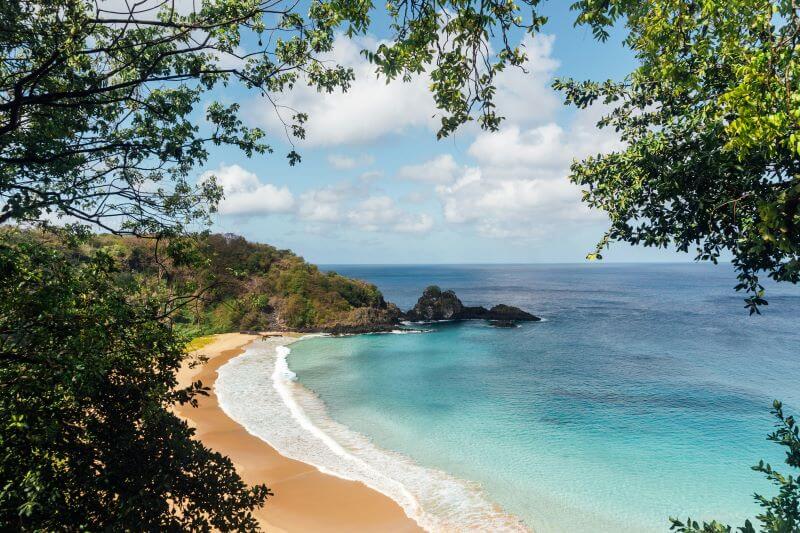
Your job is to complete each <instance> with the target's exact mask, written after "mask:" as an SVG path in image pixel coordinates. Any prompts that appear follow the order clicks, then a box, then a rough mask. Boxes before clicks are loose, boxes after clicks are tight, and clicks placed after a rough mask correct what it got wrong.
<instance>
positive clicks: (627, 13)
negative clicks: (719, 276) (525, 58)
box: [556, 0, 800, 313]
mask: <svg viewBox="0 0 800 533" xmlns="http://www.w3.org/2000/svg"><path fill="white" fill-rule="evenodd" d="M574 7H575V8H576V9H578V10H579V13H580V15H579V19H578V20H579V22H580V23H583V24H588V25H590V26H591V27H592V28H593V30H594V32H595V34H596V35H597V36H599V37H601V38H602V37H604V36H606V35H607V27H608V26H609V25H611V24H613V23H614V22H616V21H620V22H624V24H625V27H626V28H627V38H626V40H625V43H626V45H627V46H628V47H630V48H631V50H633V52H634V53H635V54H636V57H637V59H638V62H639V66H638V67H637V68H636V70H634V71H633V72H632V73H631V74H630V75H629V76H628V77H627V79H625V80H624V81H622V82H613V81H606V82H603V83H600V82H595V81H588V82H577V81H574V80H560V81H558V82H557V83H556V87H557V88H560V89H562V90H563V91H564V92H565V94H566V97H567V101H568V102H570V103H573V104H575V105H577V106H579V107H586V106H589V105H591V104H593V103H595V102H598V101H600V102H602V103H604V104H606V105H608V106H609V108H610V111H609V112H608V114H607V115H606V117H605V118H604V119H603V120H602V121H601V125H602V126H606V127H611V128H614V129H615V130H617V131H619V132H620V134H621V137H622V140H623V141H624V142H625V143H626V147H625V149H623V150H621V151H619V152H614V153H611V154H606V155H598V156H596V157H590V158H588V159H585V160H584V161H579V162H576V163H575V164H574V165H573V167H572V176H571V179H572V181H574V182H575V183H577V184H579V185H582V186H583V187H584V188H585V193H584V199H585V200H586V201H587V202H588V204H589V205H590V206H592V207H596V208H599V209H602V210H604V211H606V212H607V213H608V214H609V216H610V219H611V227H610V229H609V231H608V233H607V234H606V235H605V237H604V238H603V239H602V241H601V242H600V244H599V245H598V248H597V251H596V252H595V253H594V254H592V257H599V256H600V253H601V251H602V249H603V248H604V247H605V246H606V245H608V244H609V243H610V242H611V241H623V242H628V243H631V244H643V245H645V246H658V247H667V246H670V245H674V246H675V247H677V249H679V250H683V251H688V250H690V249H693V248H696V250H697V258H698V259H700V260H709V261H713V262H716V261H717V260H718V258H720V256H721V255H722V254H731V255H732V257H733V264H734V266H735V267H736V269H737V270H738V272H739V279H740V284H739V285H738V286H737V289H739V290H746V291H747V292H748V293H749V295H748V298H747V299H746V305H747V307H748V308H749V309H750V312H751V313H754V312H758V309H759V306H760V305H764V304H766V301H765V300H764V298H763V296H764V289H763V287H762V285H761V284H760V283H759V273H760V272H764V273H766V274H767V275H768V276H769V277H771V278H773V279H775V280H778V281H788V282H790V283H797V282H798V281H800V181H798V172H799V171H800V93H798V88H799V87H800V7H798V5H797V4H796V2H791V1H786V0H773V1H756V0H726V1H719V0H702V1H691V2H686V1H680V0H678V1H676V0H656V1H650V2H641V1H635V0H580V1H578V2H576V4H575V5H574Z"/></svg>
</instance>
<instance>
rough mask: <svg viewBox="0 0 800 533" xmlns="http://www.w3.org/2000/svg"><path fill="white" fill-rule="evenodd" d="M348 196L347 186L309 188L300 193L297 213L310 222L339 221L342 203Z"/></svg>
mask: <svg viewBox="0 0 800 533" xmlns="http://www.w3.org/2000/svg"><path fill="white" fill-rule="evenodd" d="M349 197H350V191H349V190H348V187H342V186H339V187H334V186H329V187H323V188H321V189H311V190H309V191H306V192H304V193H303V194H302V195H300V202H299V205H298V210H297V215H298V216H299V217H300V218H301V219H304V220H309V221H312V222H339V221H340V220H341V219H342V213H341V211H342V203H344V202H346V201H347V199H348V198H349Z"/></svg>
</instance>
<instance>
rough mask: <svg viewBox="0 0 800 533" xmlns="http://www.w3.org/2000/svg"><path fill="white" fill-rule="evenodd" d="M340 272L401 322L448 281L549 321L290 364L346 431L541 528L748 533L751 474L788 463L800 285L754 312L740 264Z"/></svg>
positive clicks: (373, 341) (372, 340)
mask: <svg viewBox="0 0 800 533" xmlns="http://www.w3.org/2000/svg"><path fill="white" fill-rule="evenodd" d="M331 268H333V269H335V270H336V271H338V272H340V273H342V274H344V275H348V276H355V277H359V278H362V279H366V280H369V281H371V282H374V283H375V284H377V285H378V287H379V288H380V289H381V290H382V291H383V293H384V295H385V296H386V297H387V299H388V300H390V301H394V302H396V303H398V304H399V305H400V306H401V307H402V308H404V309H405V308H408V307H410V306H411V305H413V303H414V301H415V300H416V298H417V297H418V296H419V294H420V293H421V292H422V289H423V288H424V287H425V286H426V285H428V284H433V283H436V284H438V285H440V286H442V287H443V288H452V289H454V290H455V291H456V293H457V294H458V295H459V296H460V297H461V299H462V300H463V301H464V303H465V304H468V305H478V304H480V305H490V304H494V303H500V302H502V303H508V304H512V305H517V306H520V307H522V308H523V309H526V310H529V311H531V312H533V313H534V314H537V315H540V316H542V317H544V318H545V319H546V320H545V321H544V322H541V323H531V324H524V325H522V326H521V327H520V328H517V329H496V328H492V327H489V326H488V325H487V324H485V323H484V322H482V321H470V322H465V323H459V324H456V323H442V324H435V325H430V326H425V327H426V328H429V329H431V330H432V331H431V332H429V333H426V334H420V335H361V336H354V337H344V338H313V339H308V340H303V341H301V342H299V343H296V344H294V345H292V347H291V353H290V355H289V356H288V363H289V366H290V368H291V369H292V371H294V372H295V373H296V374H297V376H298V378H299V380H300V382H301V383H302V384H303V385H305V386H306V387H307V388H308V389H310V390H311V391H313V392H314V393H316V395H317V396H318V397H319V398H320V399H321V400H322V401H323V402H324V404H325V406H326V407H327V413H326V414H327V415H330V416H331V417H332V418H333V419H334V420H335V421H336V422H338V423H341V424H344V425H346V426H348V427H349V428H352V429H353V430H355V431H357V432H359V433H361V434H363V435H365V436H366V437H368V438H369V439H371V440H372V442H373V443H374V444H376V445H377V446H379V447H380V448H383V449H386V450H392V451H394V452H399V453H400V454H403V455H405V456H407V457H409V458H411V459H413V460H414V461H415V462H417V463H418V464H419V465H421V466H424V467H428V468H431V469H437V470H443V471H445V472H447V473H450V474H452V475H454V476H457V477H459V478H462V479H464V480H469V481H474V482H477V483H479V484H480V486H481V487H482V489H483V491H484V493H485V495H486V496H487V497H488V498H490V499H491V500H493V501H494V502H497V503H498V504H500V505H501V506H502V507H503V508H504V509H505V510H506V511H508V512H511V513H513V514H515V515H516V516H518V517H520V518H522V519H523V520H524V521H525V523H526V524H528V525H529V526H531V527H533V528H534V529H536V531H537V532H539V533H541V532H547V531H666V530H667V529H668V521H667V518H668V517H669V516H681V517H685V516H686V515H692V516H693V517H694V518H711V517H714V518H718V519H723V520H726V521H733V522H735V523H737V525H738V523H739V522H741V521H742V520H743V519H744V518H745V517H748V516H752V515H754V514H755V512H756V511H757V509H758V508H757V506H756V504H755V503H754V502H753V500H752V496H751V495H752V493H753V491H754V490H759V491H765V492H769V491H770V487H769V485H768V484H767V483H766V482H765V481H763V480H762V479H761V477H760V475H759V474H757V473H755V472H753V471H751V470H750V468H749V466H750V465H752V464H754V463H755V462H757V460H758V459H760V458H765V459H768V460H770V461H771V462H772V463H773V464H779V463H781V461H782V454H781V450H780V448H779V447H778V446H777V445H774V444H770V443H768V442H767V441H766V440H765V436H766V434H767V433H768V432H769V431H770V429H771V427H772V420H771V418H770V415H769V408H770V405H771V401H772V399H773V398H780V399H782V400H783V401H784V403H785V404H786V405H787V406H788V407H789V409H790V410H796V409H797V408H798V407H800V388H798V386H797V384H798V378H800V357H798V355H797V352H798V347H800V328H798V320H797V318H798V317H800V291H798V290H797V288H795V287H788V286H769V287H768V290H769V292H768V294H767V297H768V299H769V300H770V306H769V307H768V308H767V309H766V310H765V313H766V314H765V315H764V316H760V317H748V316H747V314H746V312H745V310H744V309H743V307H742V300H741V295H739V294H736V293H734V292H733V290H732V286H733V285H734V284H735V279H734V275H733V272H732V270H731V269H730V268H729V267H727V266H720V267H716V268H715V267H712V266H709V265H697V264H683V265H677V264H676V265H600V266H595V265H536V266H516V265H514V266H411V267H410V266H386V267H384V266H381V267H373V266H370V267H355V266H347V267H344V266H338V267H331ZM319 416H322V415H319Z"/></svg>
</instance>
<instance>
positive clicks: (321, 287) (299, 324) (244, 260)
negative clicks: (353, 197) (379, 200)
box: [0, 0, 542, 531]
mask: <svg viewBox="0 0 800 533" xmlns="http://www.w3.org/2000/svg"><path fill="white" fill-rule="evenodd" d="M536 3H537V2H536V0H523V2H522V5H524V6H526V8H529V9H528V11H527V12H523V11H522V10H521V9H520V7H519V6H518V5H517V4H515V3H513V2H506V1H505V0H487V1H484V2H481V3H479V4H478V3H473V2H462V1H460V0H445V1H442V2H436V3H430V2H427V1H424V0H409V1H406V0H403V1H400V2H395V1H390V2H388V3H387V4H385V6H384V7H385V9H386V11H387V13H388V17H389V20H390V28H391V31H392V33H393V35H392V36H391V37H390V38H389V39H387V40H386V41H384V42H382V43H381V44H380V46H379V47H378V48H377V49H376V50H370V51H365V52H366V53H367V54H368V56H367V57H369V59H370V60H372V61H373V62H374V64H375V66H376V71H377V72H378V73H379V74H381V75H383V76H385V77H386V78H387V79H390V80H391V79H396V78H402V79H407V78H408V77H409V76H411V75H412V74H415V73H420V72H422V71H424V70H429V71H430V72H431V75H432V78H433V80H434V83H433V84H432V87H431V90H432V91H433V93H434V96H435V100H436V103H437V105H438V107H439V109H440V110H441V113H442V116H441V128H440V132H439V134H440V136H444V135H448V134H449V133H450V132H452V131H453V130H454V129H455V128H456V127H458V125H460V124H462V123H464V122H466V121H468V120H472V119H473V118H475V117H477V120H478V122H479V123H480V126H481V127H483V128H486V129H494V128H496V127H497V124H498V123H499V120H500V118H499V117H498V115H497V114H496V113H495V109H494V105H493V97H494V93H495V91H494V86H493V81H494V77H495V75H496V74H497V73H498V72H500V71H501V70H502V69H503V68H505V67H506V66H519V65H521V63H522V61H523V59H524V54H522V53H521V51H520V50H519V48H518V47H517V46H516V45H515V44H514V43H516V42H519V40H518V39H519V38H520V37H521V36H522V35H523V34H525V33H533V32H534V31H535V30H536V29H537V28H538V27H539V25H540V24H541V22H542V19H541V18H539V17H537V16H536V14H535V12H534V11H533V6H534V5H535V4H536ZM300 9H303V10H304V11H303V12H301V11H300ZM373 9H374V8H373V4H372V2H369V1H341V0H330V1H329V0H312V1H311V2H302V3H297V2H292V1H283V0H276V1H274V2H261V1H259V0H197V1H195V2H170V1H164V2H162V1H153V2H149V1H141V2H110V3H109V2H100V1H99V0H98V1H94V0H8V1H4V2H2V3H0V224H2V223H11V224H15V223H16V224H23V223H24V224H34V225H37V226H39V227H45V228H46V227H50V226H51V223H52V220H53V219H54V218H57V217H62V216H67V217H69V219H68V221H69V222H70V228H69V230H68V231H66V232H65V233H64V234H62V235H61V236H60V237H58V238H56V239H50V238H49V237H48V236H47V235H45V236H44V238H31V237H32V235H31V234H24V233H23V234H20V233H16V232H14V231H10V232H2V234H0V291H1V292H0V359H2V362H3V365H2V367H0V409H1V410H2V413H0V446H1V449H0V451H2V454H0V520H2V523H1V524H0V525H2V527H3V528H4V529H10V530H19V529H23V530H57V529H58V530H62V529H66V530H90V531H94V530H133V531H138V530H201V531H205V530H209V529H219V530H252V529H256V526H257V524H256V523H255V521H254V520H253V519H252V517H251V515H250V512H251V511H252V509H253V508H254V507H256V506H258V505H260V504H262V503H263V502H264V500H265V498H266V496H267V494H268V491H267V489H266V488H264V487H254V488H247V487H245V486H244V484H243V483H242V481H241V479H240V478H239V477H238V475H237V474H236V472H235V470H234V469H233V467H232V465H231V463H230V461H228V460H227V459H225V458H223V457H221V456H219V455H217V454H214V453H212V452H210V451H209V450H207V449H205V448H204V447H203V446H202V445H201V444H199V443H198V442H196V441H195V440H193V439H192V438H191V437H192V435H193V431H192V430H191V429H190V428H188V427H186V425H185V424H183V423H182V422H180V421H179V420H178V419H176V418H175V417H174V416H173V415H172V414H171V411H170V407H171V406H172V405H174V404H175V403H176V402H192V401H193V398H194V396H195V395H197V394H201V393H202V392H203V389H202V387H201V385H200V384H195V385H193V386H192V387H191V388H190V389H187V390H183V391H181V390H176V389H175V383H174V377H173V373H174V371H175V369H177V368H178V367H179V365H180V363H181V361H182V360H183V359H184V358H185V357H186V354H185V351H184V348H185V344H186V338H185V337H184V336H182V335H179V334H178V330H179V329H182V330H183V331H184V332H186V333H192V334H197V333H207V332H213V331H219V330H227V329H238V328H244V327H253V328H255V327H262V326H267V325H269V326H272V325H275V324H277V325H280V326H285V327H293V328H307V327H312V328H315V327H321V325H326V324H333V323H345V324H347V323H373V322H375V321H376V320H380V318H381V316H382V313H384V312H386V310H385V309H384V307H385V306H382V305H381V302H382V300H381V299H380V294H379V293H378V292H377V291H376V290H375V289H374V287H372V286H369V285H366V284H360V283H355V282H351V281H349V280H345V279H344V278H342V277H340V276H337V275H335V274H330V275H328V274H322V273H320V272H319V271H318V270H317V269H316V268H315V267H313V266H311V265H307V264H305V263H304V262H303V261H302V259H300V258H298V257H295V256H293V255H291V254H289V253H287V252H280V251H278V250H275V249H273V248H271V247H259V246H250V245H245V244H244V243H243V242H240V241H235V242H228V240H226V239H224V238H220V237H210V238H209V239H208V240H206V241H205V243H204V244H205V246H206V248H205V249H202V248H198V246H196V245H197V244H203V243H196V242H195V243H193V242H191V241H192V239H187V238H186V236H185V234H186V228H187V227H190V225H192V224H200V225H201V227H203V225H204V224H206V223H208V221H209V214H210V213H213V212H215V210H216V207H217V205H218V202H219V200H220V197H221V190H220V188H219V187H218V186H217V184H216V183H215V181H214V180H213V179H210V180H207V181H203V182H201V183H196V184H195V183H192V182H191V180H190V176H191V175H192V173H194V172H195V171H196V170H197V168H198V167H199V166H200V165H203V164H204V163H206V162H207V159H208V156H209V152H208V147H209V146H219V145H228V146H233V147H236V148H239V149H241V150H242V152H244V154H245V155H247V156H248V157H249V156H252V155H254V154H267V153H271V152H272V147H271V146H270V145H269V144H268V143H267V142H266V141H265V133H264V132H263V131H261V130H260V129H258V128H249V127H246V126H245V125H244V124H243V122H242V120H241V117H240V114H239V111H240V110H239V104H237V103H222V102H215V101H209V100H208V96H209V93H210V91H212V90H214V89H220V88H222V87H224V86H226V85H228V84H233V83H236V84H238V85H239V86H240V87H242V88H244V89H248V90H251V91H252V92H253V93H254V95H256V94H258V95H261V96H264V97H273V96H277V95H278V94H279V93H281V92H283V91H284V90H286V89H288V88H290V87H292V86H294V85H296V84H307V85H308V86H310V87H313V88H315V89H317V90H318V91H333V90H346V89H347V88H348V86H349V84H350V81H351V80H352V78H353V72H352V71H351V70H350V69H347V68H344V67H341V66H339V65H335V64H332V63H329V62H327V61H323V59H324V56H325V54H327V53H328V52H330V51H331V48H332V45H333V42H334V36H335V35H336V33H337V32H343V33H344V34H345V35H346V36H347V37H353V36H355V35H359V34H365V33H367V31H368V30H369V27H370V24H371V15H372V11H373ZM490 34H492V35H494V36H495V37H496V38H497V42H498V43H500V45H499V47H497V48H496V49H495V50H494V51H490V50H489V48H488V47H487V46H486V44H487V37H488V36H489V35H490ZM254 41H257V43H258V44H257V46H256V45H254V44H253V42H254ZM243 45H246V46H249V47H250V48H251V51H252V53H250V54H247V53H243V52H241V49H242V48H241V47H242V46H243ZM230 65H234V66H230ZM270 101H274V100H273V99H270ZM277 111H278V110H277V108H276V112H277ZM280 118H281V120H283V121H284V123H285V124H286V132H287V134H288V135H289V136H293V137H296V138H303V137H304V136H305V130H304V127H303V125H304V123H305V121H306V119H307V116H306V114H305V113H304V112H303V111H302V110H297V111H294V110H293V111H292V112H291V116H281V117H280ZM287 157H288V159H289V162H290V163H291V164H295V163H297V162H299V161H300V155H299V154H298V153H296V152H295V151H294V150H291V151H289V153H288V154H287ZM90 228H91V229H97V228H102V229H103V230H105V231H108V232H110V233H115V234H132V235H137V236H148V237H150V238H152V240H150V241H132V240H122V239H118V238H115V237H108V236H101V237H90V236H88V235H87V233H88V231H87V230H88V229H90ZM51 230H52V228H51ZM203 261H205V265H203V264H202V262H203ZM206 282H209V283H206ZM175 325H178V326H179V328H176V327H174V326H175Z"/></svg>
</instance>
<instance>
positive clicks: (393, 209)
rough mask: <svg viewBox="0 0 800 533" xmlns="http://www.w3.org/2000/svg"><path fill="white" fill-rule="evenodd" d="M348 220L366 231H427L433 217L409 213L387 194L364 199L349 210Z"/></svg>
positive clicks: (430, 226)
mask: <svg viewBox="0 0 800 533" xmlns="http://www.w3.org/2000/svg"><path fill="white" fill-rule="evenodd" d="M348 220H349V221H350V222H351V223H352V224H354V225H356V226H358V227H360V228H361V229H364V230H366V231H381V230H386V229H388V230H390V231H396V232H400V233H427V232H428V231H430V230H431V229H432V228H433V217H431V216H430V215H428V214H426V213H409V212H407V211H405V210H403V209H401V208H400V207H399V206H398V205H397V204H396V203H395V201H394V200H393V199H392V198H390V197H388V196H370V197H368V198H366V199H364V200H363V201H361V202H359V203H358V205H356V206H355V207H354V209H353V210H351V211H350V213H349V214H348Z"/></svg>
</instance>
